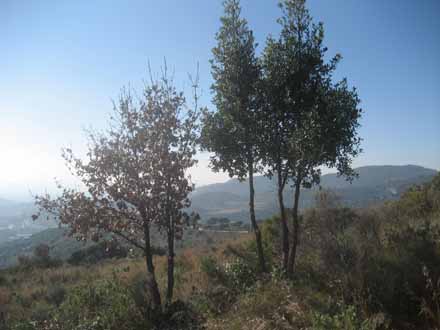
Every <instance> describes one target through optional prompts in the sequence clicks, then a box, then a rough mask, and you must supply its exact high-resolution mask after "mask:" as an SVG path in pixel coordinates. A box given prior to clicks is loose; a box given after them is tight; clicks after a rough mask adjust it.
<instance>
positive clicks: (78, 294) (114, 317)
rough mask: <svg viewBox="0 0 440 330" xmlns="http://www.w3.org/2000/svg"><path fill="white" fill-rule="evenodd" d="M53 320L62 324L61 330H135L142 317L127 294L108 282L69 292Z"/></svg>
mask: <svg viewBox="0 0 440 330" xmlns="http://www.w3.org/2000/svg"><path fill="white" fill-rule="evenodd" d="M55 320H56V321H57V322H59V323H60V324H63V327H64V328H63V329H65V330H70V329H72V330H73V329H75V330H76V329H88V330H104V329H105V330H113V329H115V330H116V329H137V328H138V327H139V326H141V325H142V321H143V317H142V315H140V313H139V312H138V310H137V308H136V306H135V304H134V301H133V299H132V297H131V294H130V291H129V290H128V289H127V288H125V287H124V286H123V284H122V283H121V282H119V281H118V280H117V279H112V280H102V281H97V282H96V283H94V284H93V285H91V284H87V285H84V286H80V287H77V288H75V289H73V291H72V292H70V294H69V295H68V296H67V298H66V300H65V301H64V302H63V303H62V304H61V305H60V306H59V308H58V310H57V312H56V314H55ZM144 329H148V327H146V328H145V327H144Z"/></svg>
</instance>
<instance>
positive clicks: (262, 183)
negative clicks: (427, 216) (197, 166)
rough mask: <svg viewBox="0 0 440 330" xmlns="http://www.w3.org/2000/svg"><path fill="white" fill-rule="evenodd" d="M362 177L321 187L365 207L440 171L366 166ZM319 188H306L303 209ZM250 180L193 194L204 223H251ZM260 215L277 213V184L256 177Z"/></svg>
mask: <svg viewBox="0 0 440 330" xmlns="http://www.w3.org/2000/svg"><path fill="white" fill-rule="evenodd" d="M356 172H357V173H358V175H359V176H358V178H356V179H354V180H353V182H352V183H350V182H348V181H346V180H345V179H344V178H342V177H338V176H337V175H336V174H326V175H323V176H322V178H321V184H320V187H321V188H323V189H330V190H332V191H334V192H335V193H336V194H337V195H338V196H339V197H340V199H341V202H342V203H343V204H344V205H346V206H352V207H364V206H368V205H371V204H375V203H378V202H382V201H385V200H395V199H397V198H398V197H399V196H400V195H401V193H402V192H403V191H405V190H406V189H407V188H408V187H409V186H411V185H414V184H420V183H424V182H426V181H429V180H430V179H431V178H432V177H433V176H434V175H435V174H436V173H437V171H435V170H432V169H427V168H424V167H421V166H415V165H405V166H391V165H388V166H386V165H385V166H364V167H359V168H356ZM286 190H287V191H286V192H285V195H284V199H285V201H286V204H287V206H288V207H291V205H292V193H291V191H290V190H289V189H286ZM318 190H319V187H315V188H313V189H303V191H302V193H301V201H300V206H301V208H307V207H310V206H312V205H313V201H314V196H315V194H316V192H317V191H318ZM248 193H249V188H248V185H247V181H244V182H239V181H238V180H236V179H232V180H229V181H227V182H225V183H216V184H212V185H207V186H202V187H200V188H197V189H196V190H195V192H194V193H193V195H192V208H193V209H194V210H195V211H196V212H198V213H199V214H200V215H201V217H202V219H203V220H207V219H209V218H210V217H228V218H230V219H231V220H240V221H247V220H248V203H249V201H248V198H249V197H248ZM255 198H256V213H257V217H258V218H260V219H263V218H266V217H269V216H271V215H273V214H274V213H277V210H278V202H277V200H276V182H275V181H273V180H270V179H268V178H266V177H264V176H257V177H256V178H255Z"/></svg>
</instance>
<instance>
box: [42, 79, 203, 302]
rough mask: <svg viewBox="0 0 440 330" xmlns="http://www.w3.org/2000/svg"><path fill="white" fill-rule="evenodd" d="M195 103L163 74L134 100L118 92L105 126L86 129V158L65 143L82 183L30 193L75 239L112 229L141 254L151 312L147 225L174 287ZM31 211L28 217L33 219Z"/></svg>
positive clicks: (154, 297)
mask: <svg viewBox="0 0 440 330" xmlns="http://www.w3.org/2000/svg"><path fill="white" fill-rule="evenodd" d="M197 113H198V112H197V109H196V110H195V111H194V110H191V109H188V107H187V105H186V101H185V98H184V96H183V94H182V93H179V92H177V91H176V90H175V88H174V87H173V84H172V81H170V80H169V79H167V78H166V74H164V78H162V79H161V80H159V81H152V82H151V85H149V86H147V87H146V88H145V90H144V93H143V95H142V97H141V98H140V99H139V101H138V102H135V100H134V99H133V97H132V96H131V94H130V92H123V94H122V96H121V97H120V100H119V103H118V104H116V105H115V106H114V115H113V116H112V117H111V125H110V128H109V130H108V131H106V132H104V133H94V132H91V133H90V134H89V145H88V152H87V160H86V161H83V160H82V159H80V158H78V157H76V156H75V155H74V153H73V152H72V150H71V149H64V151H63V157H64V159H65V160H66V163H67V165H68V167H69V168H70V170H71V171H72V174H74V175H75V176H76V177H77V178H78V179H79V180H80V181H81V183H82V185H83V186H84V187H85V188H86V189H85V190H84V191H78V190H74V189H71V188H63V187H62V186H61V185H60V186H59V188H60V189H62V192H61V194H60V195H59V197H57V198H54V199H52V198H51V197H50V196H49V195H43V196H36V204H37V205H38V206H39V210H40V212H41V211H45V212H48V213H50V214H52V215H54V216H56V217H57V218H58V219H59V220H60V223H61V224H64V225H67V226H68V228H69V229H70V231H69V233H70V235H72V236H76V237H79V238H82V239H87V238H91V239H94V240H98V239H100V238H101V237H102V236H103V235H104V234H105V233H112V234H114V235H115V236H116V237H119V238H122V239H124V240H126V241H127V242H129V243H131V244H132V245H134V246H136V247H138V248H139V249H141V250H142V251H143V252H144V255H145V262H146V270H147V283H148V289H149V293H150V297H151V303H152V309H153V311H160V310H161V305H162V302H161V295H160V292H159V288H158V285H157V281H156V274H155V267H154V260H153V251H152V243H151V240H152V236H151V235H152V228H153V227H154V228H155V229H154V232H157V230H156V229H158V230H159V231H164V232H165V233H166V235H167V241H168V288H167V297H166V298H167V303H170V302H171V300H172V296H173V287H174V240H175V239H176V238H180V237H181V231H182V229H183V226H184V225H185V222H186V220H188V215H187V214H185V212H184V209H186V208H187V207H189V205H190V201H189V199H188V195H189V193H190V192H191V191H192V189H193V185H192V184H191V182H190V178H189V177H188V175H187V169H188V168H190V167H191V166H193V165H194V163H195V160H194V158H193V156H194V154H195V143H196V141H197V136H198V127H197V125H196V123H197V116H198V115H197ZM37 216H38V214H37V215H36V216H35V217H37Z"/></svg>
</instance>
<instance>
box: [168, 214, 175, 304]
mask: <svg viewBox="0 0 440 330" xmlns="http://www.w3.org/2000/svg"><path fill="white" fill-rule="evenodd" d="M167 275H168V281H167V305H168V306H169V305H171V302H172V300H173V290H174V221H173V219H172V218H171V217H170V225H169V228H168V268H167Z"/></svg>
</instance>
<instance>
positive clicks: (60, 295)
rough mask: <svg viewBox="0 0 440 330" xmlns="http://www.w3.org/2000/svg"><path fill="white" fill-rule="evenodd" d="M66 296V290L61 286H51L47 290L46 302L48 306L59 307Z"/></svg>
mask: <svg viewBox="0 0 440 330" xmlns="http://www.w3.org/2000/svg"><path fill="white" fill-rule="evenodd" d="M65 296H66V289H65V288H64V287H63V286H61V285H51V286H49V288H48V289H47V293H46V301H47V302H48V303H50V304H54V305H56V306H59V305H60V304H61V303H62V302H63V300H64V297H65Z"/></svg>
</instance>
